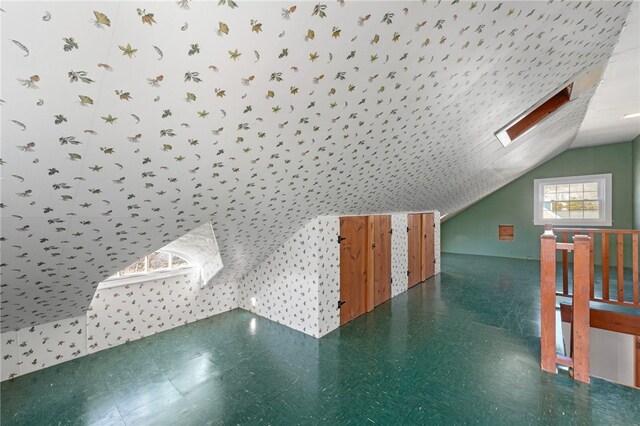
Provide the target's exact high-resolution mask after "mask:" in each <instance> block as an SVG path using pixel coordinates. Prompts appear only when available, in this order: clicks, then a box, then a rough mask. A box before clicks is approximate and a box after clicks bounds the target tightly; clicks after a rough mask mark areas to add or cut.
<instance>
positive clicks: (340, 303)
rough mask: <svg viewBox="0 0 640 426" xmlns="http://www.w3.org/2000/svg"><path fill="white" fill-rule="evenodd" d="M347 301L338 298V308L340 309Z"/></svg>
mask: <svg viewBox="0 0 640 426" xmlns="http://www.w3.org/2000/svg"><path fill="white" fill-rule="evenodd" d="M345 303H347V302H345V301H344V300H338V309H340V308H341V307H342V305H344V304H345Z"/></svg>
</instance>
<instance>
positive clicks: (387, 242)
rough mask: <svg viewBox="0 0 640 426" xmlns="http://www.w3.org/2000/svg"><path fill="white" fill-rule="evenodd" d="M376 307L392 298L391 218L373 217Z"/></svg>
mask: <svg viewBox="0 0 640 426" xmlns="http://www.w3.org/2000/svg"><path fill="white" fill-rule="evenodd" d="M373 233H374V238H373V242H374V244H375V246H374V247H375V248H374V250H373V255H374V260H373V267H374V273H373V288H374V302H373V303H374V305H375V306H378V305H379V304H381V303H382V302H386V301H387V300H389V299H390V298H391V216H374V217H373Z"/></svg>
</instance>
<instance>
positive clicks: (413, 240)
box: [407, 214, 422, 287]
mask: <svg viewBox="0 0 640 426" xmlns="http://www.w3.org/2000/svg"><path fill="white" fill-rule="evenodd" d="M407 227H408V228H409V229H408V234H407V240H408V243H409V244H408V245H409V246H408V253H407V254H408V258H409V264H408V265H407V266H408V276H409V282H408V284H409V287H413V286H414V285H416V284H418V283H419V282H420V278H421V274H422V273H421V269H422V268H421V265H422V256H421V253H420V251H421V250H420V249H421V244H420V241H421V240H422V215H419V214H410V215H407Z"/></svg>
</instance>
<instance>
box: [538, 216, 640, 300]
mask: <svg viewBox="0 0 640 426" xmlns="http://www.w3.org/2000/svg"><path fill="white" fill-rule="evenodd" d="M545 229H546V232H550V233H553V232H554V231H555V232H556V233H557V234H558V235H560V236H561V237H562V243H558V247H557V248H558V249H562V250H563V252H562V293H560V295H562V296H567V297H570V296H571V293H570V291H569V273H568V269H569V251H571V249H570V246H571V244H570V243H568V242H567V241H568V237H569V234H573V235H588V236H589V237H590V238H591V241H590V247H589V269H590V271H591V273H590V275H589V298H590V299H591V300H594V301H598V302H606V303H614V304H618V305H623V306H630V307H636V308H640V289H639V282H640V265H639V263H638V240H639V238H640V237H638V236H639V235H640V230H637V229H594V228H553V227H551V226H550V225H547V226H546V227H545ZM627 235H628V236H629V237H630V239H631V276H632V279H631V282H632V285H631V294H627V295H626V297H625V285H624V284H625V268H624V267H625V264H624V252H625V249H624V246H625V236H627ZM598 236H599V238H600V247H601V265H602V272H601V288H600V290H601V292H600V297H597V296H596V289H595V283H596V280H595V277H596V271H595V246H596V239H597V238H598ZM612 238H614V240H613V241H612ZM610 242H613V243H614V250H615V253H613V254H611V253H610ZM612 256H613V258H614V259H615V260H616V265H617V267H616V272H615V274H616V275H617V276H616V281H615V284H613V286H614V288H613V290H612V289H611V287H612V285H611V282H610V278H611V277H610V275H611V271H610V265H611V257H612Z"/></svg>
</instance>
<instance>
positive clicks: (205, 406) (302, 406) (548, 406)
mask: <svg viewBox="0 0 640 426" xmlns="http://www.w3.org/2000/svg"><path fill="white" fill-rule="evenodd" d="M538 268H539V265H538V263H537V262H527V261H521V260H508V259H497V258H488V257H474V256H462V255H446V256H445V257H444V259H443V270H444V272H443V273H442V274H441V276H440V277H437V278H435V279H431V280H429V281H427V282H426V283H423V284H421V285H419V286H418V287H416V288H414V289H412V290H410V291H408V292H406V293H404V294H402V295H400V296H398V297H396V298H394V299H393V300H391V301H390V302H388V303H386V304H384V305H381V306H380V307H379V308H377V309H376V310H375V312H373V313H372V314H369V315H365V316H362V317H360V318H358V319H356V320H355V321H353V322H352V323H350V324H349V325H347V326H345V327H343V328H341V329H340V330H337V331H335V332H334V333H332V334H330V335H329V336H327V337H325V338H323V339H321V340H316V339H314V338H311V337H307V336H305V335H303V334H301V333H298V332H295V331H293V330H290V329H288V328H286V327H283V326H281V325H278V324H275V323H273V322H270V321H267V320H265V319H262V318H259V317H257V316H255V315H253V314H250V313H248V312H244V311H241V310H236V311H232V312H229V313H226V314H222V315H220V316H217V317H214V318H210V319H207V320H204V321H200V322H198V323H195V324H191V325H187V326H184V327H180V328H178V329H174V330H171V331H168V332H164V333H161V334H158V335H156V336H153V337H149V338H146V339H143V340H140V341H137V342H133V343H131V344H127V345H124V346H120V347H117V348H114V349H111V350H107V351H103V352H99V353H97V354H95V355H91V356H87V357H84V358H81V359H78V360H75V361H72V362H68V363H65V364H61V365H59V366H55V367H52V368H49V369H46V370H42V371H39V372H36V373H33V374H30V375H27V376H23V377H19V378H17V379H15V380H14V381H11V382H3V383H2V388H1V390H2V418H1V421H2V425H3V426H9V425H59V424H100V425H121V424H127V425H129V424H133V425H204V424H274V425H290V424H329V425H338V424H353V425H360V424H363V425H369V424H461V423H480V424H489V425H497V424H509V425H523V424H545V425H550V424H579V425H588V424H619V425H631V424H640V391H637V390H633V389H631V388H627V387H623V386H618V385H614V384H611V383H608V382H605V381H602V380H598V379H594V380H593V383H592V384H591V385H590V386H589V385H582V384H578V383H576V382H574V381H573V380H571V379H569V378H568V377H566V376H564V375H551V374H547V373H543V372H541V371H540V369H539V366H538V363H539V361H538V358H539V331H538V322H537V321H538V315H539V314H538V306H539V303H538V299H539V296H538V285H539V284H538Z"/></svg>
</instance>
